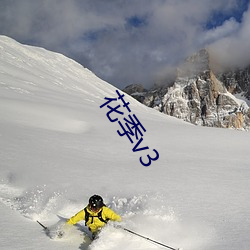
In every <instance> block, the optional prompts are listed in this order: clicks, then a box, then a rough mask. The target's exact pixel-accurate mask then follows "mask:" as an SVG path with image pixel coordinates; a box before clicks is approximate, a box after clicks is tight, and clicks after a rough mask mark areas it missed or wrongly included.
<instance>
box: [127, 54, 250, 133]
mask: <svg viewBox="0 0 250 250" xmlns="http://www.w3.org/2000/svg"><path fill="white" fill-rule="evenodd" d="M135 87H136V88H135ZM249 87H250V67H249V68H247V69H244V70H236V71H230V72H224V73H218V74H215V73H214V72H213V70H212V69H211V65H210V59H209V53H208V51H207V50H201V51H199V52H198V53H197V54H195V55H193V56H191V57H189V58H187V60H186V61H185V62H184V63H183V64H182V65H181V66H180V67H179V68H178V70H177V77H176V79H175V81H174V82H173V84H172V85H171V86H170V87H169V86H161V87H154V88H153V89H151V90H149V91H146V90H145V89H144V88H143V87H142V86H140V85H136V86H133V85H131V86H129V87H127V88H126V89H125V90H124V91H125V92H127V93H129V94H130V95H132V96H133V97H134V98H136V99H137V100H139V101H140V102H142V103H144V104H145V105H147V106H149V107H152V108H155V109H157V110H159V111H160V112H163V113H165V114H167V115H171V116H175V117H177V118H180V119H183V120H185V121H187V122H191V123H193V124H196V125H203V126H211V127H223V128H236V129H249V128H250V109H249V107H248V105H247V103H246V102H245V101H244V100H241V99H239V98H236V97H235V96H234V95H233V94H241V95H242V96H244V97H245V98H247V97H248V98H249V97H250V90H249ZM133 88H134V91H133Z"/></svg>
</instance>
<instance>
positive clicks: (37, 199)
mask: <svg viewBox="0 0 250 250" xmlns="http://www.w3.org/2000/svg"><path fill="white" fill-rule="evenodd" d="M124 70H126V69H124ZM120 92H121V91H120ZM121 93H122V92H121ZM105 97H112V98H116V97H117V94H116V88H115V87H113V86H111V85H110V84H108V83H106V82H104V81H102V80H101V79H99V78H98V77H96V76H95V75H94V74H93V73H92V72H90V71H89V70H87V69H85V68H83V67H82V66H81V65H79V64H77V63H76V62H74V61H72V60H70V59H68V58H66V57H64V56H63V55H60V54H56V53H53V52H49V51H46V50H44V49H42V48H36V47H30V46H24V45H21V44H19V43H17V42H16V41H14V40H12V39H10V38H7V37H4V36H0V149H1V150H0V157H1V163H0V201H1V202H0V211H1V215H2V216H1V224H0V228H1V234H0V235H1V236H0V248H1V249H60V250H63V249H68V250H69V249H90V250H97V249H98V250H104V249H114V250H117V249H120V250H127V249H129V250H131V249H133V250H136V249H143V250H151V249H163V248H162V247H160V246H158V245H155V244H153V243H151V242H148V241H146V240H145V239H141V238H139V237H136V236H134V235H131V234H129V233H127V232H125V231H123V230H121V229H116V228H114V227H113V226H112V225H108V226H107V227H106V228H105V229H104V230H103V231H102V232H101V234H100V237H99V239H97V240H96V241H95V242H93V243H92V244H90V241H89V240H88V238H87V237H85V236H84V235H83V230H82V229H81V225H82V226H83V223H80V227H78V226H75V227H72V228H71V229H69V230H68V231H67V233H66V234H65V237H64V238H62V239H50V238H49V237H47V236H46V235H45V234H44V232H43V230H42V228H41V227H40V226H39V225H38V224H37V223H36V220H40V221H41V222H43V223H44V224H45V225H47V226H49V227H53V226H54V225H55V224H56V223H58V221H59V218H58V215H59V216H62V217H65V218H68V217H70V216H72V215H73V214H75V213H76V212H78V211H79V210H80V209H82V208H83V207H84V206H85V205H86V204H87V201H88V198H89V196H90V195H92V194H95V193H97V194H100V195H102V196H103V197H104V200H105V202H106V204H107V205H108V206H110V207H111V208H112V209H114V210H115V211H116V212H117V213H119V214H120V215H121V216H122V217H123V222H122V223H121V224H122V225H123V226H124V227H126V228H128V229H130V230H133V231H135V232H137V233H139V234H142V235H144V236H147V237H149V238H152V239H154V240H157V241H160V242H162V243H164V244H166V245H169V246H172V247H181V248H183V249H184V250H197V249H201V250H212V249H220V250H230V249H232V250H235V249H241V250H248V249H249V248H250V239H249V235H250V227H249V225H250V223H249V220H250V219H249V218H250V216H249V215H250V201H249V195H250V167H249V159H250V157H249V143H250V135H249V132H243V131H235V130H226V129H215V128H206V127H197V126H193V125H190V124H188V123H184V122H182V121H180V120H177V119H175V118H172V117H168V116H166V115H163V114H160V113H158V112H157V111H155V110H153V109H149V108H147V107H145V106H143V105H141V104H140V103H138V102H137V101H135V100H134V99H133V98H131V97H129V96H127V95H126V96H125V100H126V101H127V102H129V103H130V104H129V107H130V109H131V114H135V115H136V116H137V117H138V119H139V120H140V122H141V123H142V125H143V126H144V127H145V129H146V132H145V133H144V136H143V138H144V139H143V146H148V147H149V148H150V150H152V149H156V150H157V151H158V152H159V159H158V160H156V161H153V162H152V164H151V165H150V166H149V167H144V166H143V165H142V164H141V163H140V162H139V157H140V156H142V157H143V159H146V158H145V157H146V154H147V153H150V151H149V150H148V152H147V153H146V150H145V151H139V152H133V151H132V148H133V146H134V144H131V143H130V141H129V140H128V138H127V137H126V136H123V137H120V136H119V135H118V133H117V130H119V129H120V126H119V124H118V123H117V122H114V123H112V122H110V121H109V119H108V117H107V116H106V114H107V112H108V111H109V110H108V108H107V107H103V108H100V106H101V105H102V104H103V103H104V102H105V100H104V98H105ZM120 104H122V103H120ZM110 105H111V104H110ZM126 114H128V113H126ZM113 115H114V113H113V114H112V117H113ZM150 154H151V153H150ZM152 157H154V154H153V153H152ZM59 223H60V221H59Z"/></svg>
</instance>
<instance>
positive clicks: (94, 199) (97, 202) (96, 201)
mask: <svg viewBox="0 0 250 250" xmlns="http://www.w3.org/2000/svg"><path fill="white" fill-rule="evenodd" d="M103 205H104V204H103V199H102V197H101V196H99V195H96V194H95V195H93V196H91V197H90V198H89V206H90V208H91V209H94V210H98V209H100V208H102V207H103Z"/></svg>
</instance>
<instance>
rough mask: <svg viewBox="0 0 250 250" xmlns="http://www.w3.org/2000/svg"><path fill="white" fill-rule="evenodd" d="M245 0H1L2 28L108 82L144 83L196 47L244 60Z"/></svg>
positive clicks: (249, 58) (247, 54) (249, 41)
mask: <svg viewBox="0 0 250 250" xmlns="http://www.w3.org/2000/svg"><path fill="white" fill-rule="evenodd" d="M249 1H250V0H0V34H2V35H7V36H9V37H12V38H14V39H16V40H17V41H19V42H22V43H25V44H30V45H37V46H41V47H44V48H47V49H49V50H53V51H57V52H61V53H63V54H65V55H67V56H69V57H71V58H73V59H75V60H76V61H78V62H80V63H81V64H83V65H84V66H85V67H87V68H89V69H90V70H91V71H93V72H94V73H95V74H96V75H98V76H99V77H101V78H102V79H104V80H106V81H108V82H110V83H111V84H113V85H115V86H117V87H120V88H123V87H125V86H126V85H128V84H130V83H143V84H144V85H146V86H148V85H150V84H152V83H153V82H156V81H159V80H161V79H164V77H165V76H166V74H167V72H168V71H169V69H171V68H172V67H174V66H176V65H177V64H178V63H179V62H180V60H182V59H183V58H186V57H187V56H189V55H191V54H192V53H193V52H195V51H197V50H198V49H200V48H204V47H208V46H210V47H212V48H213V51H214V52H215V54H216V55H217V56H218V60H221V61H223V62H224V63H228V62H229V63H236V62H237V63H239V62H241V63H249V62H250V7H249V8H248V6H249Z"/></svg>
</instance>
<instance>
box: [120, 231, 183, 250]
mask: <svg viewBox="0 0 250 250" xmlns="http://www.w3.org/2000/svg"><path fill="white" fill-rule="evenodd" d="M122 229H123V230H125V231H127V232H129V233H131V234H134V235H137V236H139V237H141V238H143V239H145V240H148V241H151V242H154V243H156V244H158V245H161V246H163V247H166V248H169V249H171V250H180V248H173V247H170V246H167V245H165V244H162V243H160V242H158V241H155V240H152V239H150V238H148V237H145V236H143V235H141V234H138V233H135V232H133V231H131V230H129V229H127V228H122Z"/></svg>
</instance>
